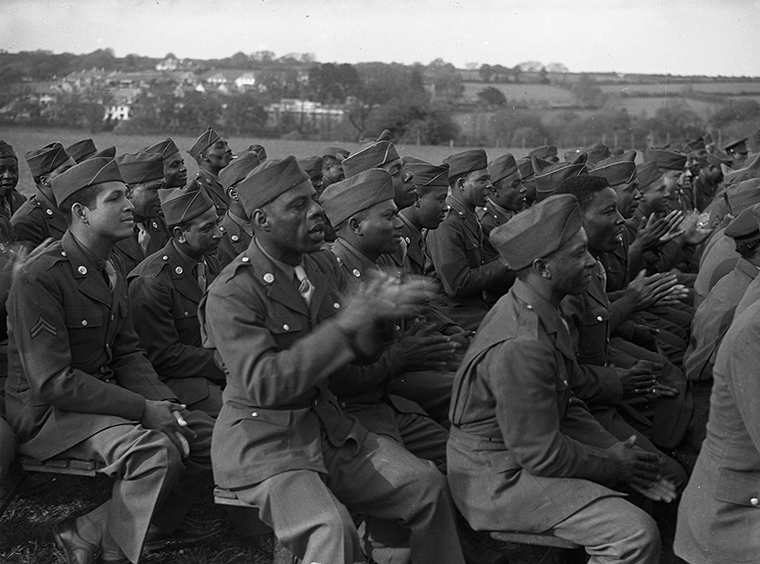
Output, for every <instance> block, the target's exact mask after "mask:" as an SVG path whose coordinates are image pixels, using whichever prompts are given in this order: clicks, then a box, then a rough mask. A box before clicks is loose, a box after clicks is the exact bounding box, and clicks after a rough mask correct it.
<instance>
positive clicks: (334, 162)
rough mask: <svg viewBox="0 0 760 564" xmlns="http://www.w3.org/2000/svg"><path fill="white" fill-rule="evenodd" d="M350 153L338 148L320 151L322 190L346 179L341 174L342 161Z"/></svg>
mask: <svg viewBox="0 0 760 564" xmlns="http://www.w3.org/2000/svg"><path fill="white" fill-rule="evenodd" d="M350 153H351V151H349V150H347V149H342V148H340V147H327V148H326V149H325V150H323V151H322V186H323V188H327V187H328V186H329V185H330V184H335V183H336V182H340V181H341V180H343V179H344V178H345V177H346V175H345V174H344V173H343V160H344V159H345V158H346V157H347V156H348V155H349V154H350Z"/></svg>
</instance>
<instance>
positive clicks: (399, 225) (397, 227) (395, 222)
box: [393, 214, 404, 231]
mask: <svg viewBox="0 0 760 564" xmlns="http://www.w3.org/2000/svg"><path fill="white" fill-rule="evenodd" d="M402 227H404V222H403V221H401V218H400V217H399V216H398V214H396V215H395V216H393V229H395V230H396V231H400V230H401V228H402Z"/></svg>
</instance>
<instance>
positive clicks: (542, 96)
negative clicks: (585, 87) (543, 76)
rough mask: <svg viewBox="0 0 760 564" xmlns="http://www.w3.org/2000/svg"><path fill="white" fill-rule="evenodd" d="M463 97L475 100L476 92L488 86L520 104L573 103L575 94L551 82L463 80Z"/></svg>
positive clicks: (510, 100)
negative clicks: (525, 82) (501, 82)
mask: <svg viewBox="0 0 760 564" xmlns="http://www.w3.org/2000/svg"><path fill="white" fill-rule="evenodd" d="M463 84H464V98H465V99H466V100H470V99H472V100H476V99H477V95H478V92H480V91H481V90H484V89H485V88H488V87H493V88H496V89H497V90H501V92H503V93H504V96H505V97H506V98H507V100H508V101H509V102H512V103H514V102H519V103H520V104H521V105H535V103H536V101H539V102H543V103H545V104H573V103H574V102H575V96H573V94H572V93H571V92H570V91H569V90H567V89H566V88H562V87H560V86H553V85H551V84H496V83H490V82H464V83H463Z"/></svg>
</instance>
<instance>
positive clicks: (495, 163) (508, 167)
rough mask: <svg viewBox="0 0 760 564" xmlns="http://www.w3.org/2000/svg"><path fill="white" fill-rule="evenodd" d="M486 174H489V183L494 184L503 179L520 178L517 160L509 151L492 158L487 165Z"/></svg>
mask: <svg viewBox="0 0 760 564" xmlns="http://www.w3.org/2000/svg"><path fill="white" fill-rule="evenodd" d="M488 174H489V175H490V176H491V184H496V183H497V182H499V181H501V180H504V179H509V180H520V170H519V169H518V168H517V161H515V157H514V156H513V155H512V154H511V153H507V154H506V155H502V156H500V157H499V158H497V159H494V160H492V161H491V162H490V163H489V165H488Z"/></svg>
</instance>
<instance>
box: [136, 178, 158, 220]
mask: <svg viewBox="0 0 760 564" xmlns="http://www.w3.org/2000/svg"><path fill="white" fill-rule="evenodd" d="M163 187H164V181H163V180H159V181H154V182H147V183H145V184H137V185H135V186H133V187H132V189H131V190H130V191H129V193H128V195H129V199H130V200H131V202H132V205H133V206H134V209H133V210H132V214H133V215H134V216H135V217H136V218H137V219H138V220H142V219H148V218H152V217H157V216H158V213H159V212H160V211H161V202H160V201H159V199H158V190H159V189H161V188H163Z"/></svg>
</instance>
